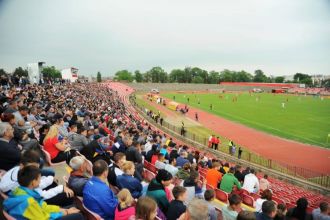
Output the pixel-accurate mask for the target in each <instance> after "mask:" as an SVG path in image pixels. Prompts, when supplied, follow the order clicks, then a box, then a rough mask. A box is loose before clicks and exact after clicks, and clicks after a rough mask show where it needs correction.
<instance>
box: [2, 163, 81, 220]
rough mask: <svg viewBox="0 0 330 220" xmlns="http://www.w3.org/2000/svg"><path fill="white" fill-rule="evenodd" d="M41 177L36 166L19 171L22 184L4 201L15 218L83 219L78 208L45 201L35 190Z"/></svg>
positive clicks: (6, 207) (6, 208)
mask: <svg viewBox="0 0 330 220" xmlns="http://www.w3.org/2000/svg"><path fill="white" fill-rule="evenodd" d="M40 179H41V172H40V169H39V168H38V167H36V166H26V167H24V168H23V169H21V170H20V171H18V179H17V181H18V183H19V184H20V186H19V187H17V188H16V189H15V190H13V191H12V192H10V193H9V198H8V199H6V200H5V201H4V202H3V207H4V210H5V211H6V212H8V213H9V215H11V216H12V217H14V218H15V219H70V220H80V219H83V216H82V215H81V214H80V213H79V210H78V209H76V208H69V209H62V208H60V207H59V206H56V205H48V204H47V203H46V202H44V201H43V199H42V197H41V196H40V194H39V193H38V192H37V191H35V189H36V188H38V187H39V184H40Z"/></svg>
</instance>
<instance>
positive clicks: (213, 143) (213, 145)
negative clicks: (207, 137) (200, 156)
mask: <svg viewBox="0 0 330 220" xmlns="http://www.w3.org/2000/svg"><path fill="white" fill-rule="evenodd" d="M216 142H217V138H216V137H215V135H214V134H213V135H212V138H211V144H212V145H211V147H212V149H215V143H216Z"/></svg>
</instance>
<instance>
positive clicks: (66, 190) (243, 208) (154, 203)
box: [0, 84, 330, 220]
mask: <svg viewBox="0 0 330 220" xmlns="http://www.w3.org/2000/svg"><path fill="white" fill-rule="evenodd" d="M121 89H123V90H126V88H125V87H120V84H117V87H116V86H114V85H111V86H109V85H107V84H56V85H40V86H37V85H33V86H32V85H26V86H25V87H18V86H15V85H11V86H10V87H9V86H6V87H2V88H1V94H0V104H1V105H0V106H1V109H0V110H1V122H0V169H1V175H0V176H1V180H0V190H1V210H2V213H1V214H3V216H2V218H4V219H69V220H71V219H115V220H117V219H118V220H119V219H122V220H127V219H129V220H133V219H136V220H137V219H140V220H153V219H169V220H172V219H173V220H175V219H180V220H183V219H184V220H188V219H191V220H197V219H198V220H203V219H205V220H206V219H211V220H216V219H225V220H234V219H239V220H247V219H251V220H252V219H258V220H264V219H265V220H266V219H268V220H269V219H301V220H303V219H329V212H330V208H329V205H328V204H329V199H328V198H326V197H324V196H322V195H318V194H315V193H313V192H309V191H306V190H304V189H301V188H299V187H296V186H293V185H290V184H287V183H283V182H281V181H279V180H276V179H274V178H271V177H268V176H267V175H265V174H260V173H257V171H256V170H254V169H253V168H251V169H250V168H248V167H246V168H245V167H241V166H238V165H234V164H230V163H227V162H226V161H222V160H221V159H216V158H214V157H213V156H212V155H210V154H206V153H204V152H201V151H200V150H198V149H196V148H194V147H193V146H186V145H185V144H184V143H182V142H180V141H178V140H176V139H174V138H173V137H170V136H169V135H168V134H166V133H164V132H162V131H160V130H157V129H156V128H154V127H152V126H151V125H150V124H148V123H146V122H145V121H144V120H143V119H142V118H141V117H139V116H138V115H136V114H135V112H134V110H133V108H132V107H131V106H129V102H128V99H127V96H125V95H123V94H122V93H120V92H118V91H121ZM59 175H61V177H60V178H61V179H60V181H59V180H58V176H59Z"/></svg>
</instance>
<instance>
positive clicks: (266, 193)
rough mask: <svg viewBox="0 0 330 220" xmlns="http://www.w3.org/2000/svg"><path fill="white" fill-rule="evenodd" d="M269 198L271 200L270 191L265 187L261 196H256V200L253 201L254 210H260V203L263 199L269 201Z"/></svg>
mask: <svg viewBox="0 0 330 220" xmlns="http://www.w3.org/2000/svg"><path fill="white" fill-rule="evenodd" d="M271 200H272V192H271V191H270V190H269V189H266V190H265V191H263V192H262V193H261V197H260V198H258V199H257V200H256V202H255V204H256V212H261V207H262V204H263V203H264V202H265V201H271Z"/></svg>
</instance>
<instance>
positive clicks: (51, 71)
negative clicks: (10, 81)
mask: <svg viewBox="0 0 330 220" xmlns="http://www.w3.org/2000/svg"><path fill="white" fill-rule="evenodd" d="M41 73H42V75H43V77H44V78H48V79H61V78H62V73H61V71H60V70H58V69H56V68H55V66H45V67H43V68H42V70H41ZM7 75H9V73H7V72H6V71H5V70H4V69H0V76H7ZM11 75H12V76H14V77H18V78H20V77H28V75H29V73H28V70H27V69H23V68H22V67H17V68H15V70H14V72H12V74H11Z"/></svg>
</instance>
